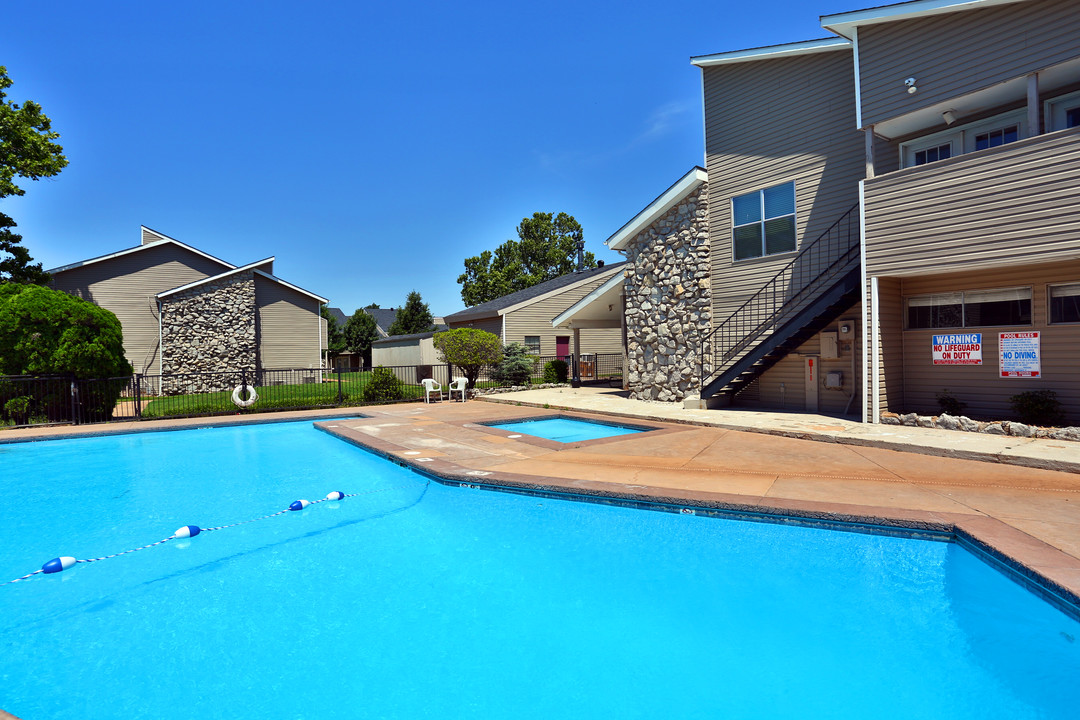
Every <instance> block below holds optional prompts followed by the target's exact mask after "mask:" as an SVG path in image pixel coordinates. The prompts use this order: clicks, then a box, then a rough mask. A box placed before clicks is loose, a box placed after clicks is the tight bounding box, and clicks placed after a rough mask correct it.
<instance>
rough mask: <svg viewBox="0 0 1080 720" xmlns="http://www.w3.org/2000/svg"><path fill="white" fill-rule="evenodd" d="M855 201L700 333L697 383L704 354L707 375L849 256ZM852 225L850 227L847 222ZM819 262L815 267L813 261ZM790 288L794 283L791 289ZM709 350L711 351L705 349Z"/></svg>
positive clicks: (854, 239) (855, 242)
mask: <svg viewBox="0 0 1080 720" xmlns="http://www.w3.org/2000/svg"><path fill="white" fill-rule="evenodd" d="M858 209H859V206H858V204H856V205H855V206H854V207H852V208H851V209H850V210H848V211H847V212H845V213H844V214H843V215H841V216H840V218H839V219H838V220H837V221H836V222H834V223H833V224H832V225H830V226H829V227H828V229H826V230H825V232H823V233H822V234H821V235H820V236H818V238H817V239H816V240H814V241H813V242H811V243H810V244H809V245H807V246H806V247H804V248H803V249H802V250H801V251H800V252H799V254H798V255H796V256H795V257H794V259H792V261H791V262H790V263H788V264H787V265H785V266H784V267H783V268H782V269H781V270H780V271H779V272H777V273H776V275H774V276H773V277H772V278H771V279H770V280H769V282H767V283H766V284H765V285H763V286H762V288H761V289H760V290H758V291H757V292H756V293H754V294H753V295H751V296H750V298H749V299H748V300H747V301H746V302H744V303H743V304H742V305H740V306H739V307H738V309H736V310H735V311H734V312H733V313H731V315H729V316H728V317H727V319H725V320H724V321H723V322H722V323H720V324H719V325H717V326H716V327H715V328H714V329H713V330H712V331H711V332H710V333H709V334H708V335H706V337H705V343H703V347H702V363H701V364H702V366H703V367H702V373H701V374H700V377H701V382H702V387H704V386H705V384H706V373H705V372H704V370H705V368H704V364H705V358H706V357H707V356H708V355H709V354H711V355H712V367H711V369H710V370H711V371H710V372H709V373H708V377H712V376H714V375H715V374H716V373H717V372H719V371H720V370H721V368H723V367H724V366H726V365H728V364H729V363H730V362H731V361H732V360H734V359H737V358H738V357H739V356H740V355H741V354H742V353H743V352H744V351H745V350H746V349H747V348H749V347H750V346H751V345H752V344H753V343H754V341H755V340H757V339H758V338H760V337H761V336H762V335H764V334H766V333H767V332H769V331H770V330H772V329H773V328H775V327H776V326H777V325H778V324H779V323H780V321H781V320H783V319H785V318H787V317H788V316H790V315H792V314H794V312H795V311H796V310H797V309H798V308H799V307H801V306H802V305H803V304H804V303H806V302H807V301H808V294H809V292H810V291H811V289H812V288H815V287H817V286H819V285H821V283H822V281H823V280H824V279H825V278H829V277H832V276H833V275H835V274H837V272H838V271H839V270H841V269H843V268H844V267H846V266H847V265H848V263H849V262H851V259H852V255H853V254H857V253H858V249H859V232H858V222H859V215H858V213H857V212H856V210H858ZM853 226H854V227H853ZM822 264H825V267H824V269H822V270H820V271H817V272H816V274H813V275H812V276H811V277H809V278H808V279H804V278H806V276H808V275H810V274H811V273H815V271H816V267H817V266H820V265H822ZM792 288H797V289H795V290H794V291H793V290H792ZM710 351H711V353H710Z"/></svg>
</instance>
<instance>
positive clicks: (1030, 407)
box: [1009, 390, 1065, 427]
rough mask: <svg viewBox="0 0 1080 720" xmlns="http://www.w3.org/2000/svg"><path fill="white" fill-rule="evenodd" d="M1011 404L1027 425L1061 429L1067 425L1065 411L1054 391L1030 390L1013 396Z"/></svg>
mask: <svg viewBox="0 0 1080 720" xmlns="http://www.w3.org/2000/svg"><path fill="white" fill-rule="evenodd" d="M1009 403H1010V404H1011V405H1012V409H1013V412H1015V413H1016V415H1017V417H1019V418H1020V422H1022V423H1024V424H1025V425H1042V426H1044V427H1059V426H1061V425H1063V424H1064V423H1065V411H1064V409H1063V408H1062V407H1061V403H1060V402H1058V399H1057V393H1055V392H1054V391H1053V390H1028V391H1027V392H1022V393H1019V394H1017V395H1013V396H1012V397H1011V398H1009Z"/></svg>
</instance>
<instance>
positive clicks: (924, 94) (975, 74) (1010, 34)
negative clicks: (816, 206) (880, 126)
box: [710, 0, 1080, 179]
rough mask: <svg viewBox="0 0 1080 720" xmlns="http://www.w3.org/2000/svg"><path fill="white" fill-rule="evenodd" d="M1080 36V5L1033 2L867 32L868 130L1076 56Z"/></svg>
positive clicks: (862, 51) (863, 45)
mask: <svg viewBox="0 0 1080 720" xmlns="http://www.w3.org/2000/svg"><path fill="white" fill-rule="evenodd" d="M1077 38H1080V8H1078V6H1077V3H1076V2H1075V0H1032V1H1031V2H1020V3H1015V4H1010V5H1000V6H996V7H986V8H977V9H972V10H964V11H960V12H952V13H946V14H943V15H934V16H931V17H923V18H914V19H909V20H898V21H895V22H887V23H880V24H876V25H866V26H863V27H860V28H859V73H860V82H861V88H860V89H861V96H862V121H863V125H864V126H866V125H872V124H874V123H879V122H882V121H883V120H887V119H890V118H894V117H897V116H900V115H903V114H905V113H908V112H911V111H913V110H918V109H920V108H924V107H928V106H930V105H934V104H935V103H938V102H941V101H943V100H947V99H948V98H951V97H955V96H957V95H962V94H965V93H968V92H971V91H974V90H978V89H981V88H987V87H990V86H992V85H995V84H997V83H1000V82H1004V81H1005V80H1009V79H1011V78H1015V77H1020V76H1022V75H1025V74H1027V73H1029V72H1032V71H1035V70H1038V69H1040V68H1043V67H1047V66H1049V65H1053V64H1055V63H1059V62H1062V61H1063V60H1068V59H1069V58H1073V57H1076V56H1077V55H1078V54H1080V49H1078V42H1077ZM908 77H914V78H916V80H917V81H918V82H917V87H918V92H917V93H915V94H913V95H911V94H908V92H907V88H906V87H905V85H904V79H905V78H908ZM710 179H711V177H710Z"/></svg>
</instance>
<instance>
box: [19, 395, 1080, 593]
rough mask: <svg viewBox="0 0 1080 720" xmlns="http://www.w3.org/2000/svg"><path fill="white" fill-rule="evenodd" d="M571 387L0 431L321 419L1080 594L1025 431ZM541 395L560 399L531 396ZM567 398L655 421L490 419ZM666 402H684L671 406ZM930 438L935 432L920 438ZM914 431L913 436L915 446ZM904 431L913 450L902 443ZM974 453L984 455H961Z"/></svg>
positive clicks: (1068, 540)
mask: <svg viewBox="0 0 1080 720" xmlns="http://www.w3.org/2000/svg"><path fill="white" fill-rule="evenodd" d="M557 390H558V389H555V391H527V392H522V393H514V394H507V395H502V396H493V397H492V398H489V399H491V400H497V402H476V401H470V402H467V403H460V402H457V403H449V402H440V403H433V404H431V405H425V404H422V403H407V404H400V405H384V406H373V407H362V408H352V409H351V411H352V413H355V414H358V415H365V416H367V417H363V418H353V419H349V420H340V419H333V420H329V419H330V418H341V417H343V416H347V415H349V414H351V413H350V412H349V411H343V410H324V411H315V412H290V413H268V414H263V415H254V416H250V417H245V418H237V416H225V417H220V418H195V419H188V420H168V421H153V422H141V423H136V422H124V423H112V424H110V425H108V426H101V425H96V426H83V427H64V428H34V429H27V430H17V431H5V432H3V433H0V442H3V441H10V440H16V439H18V440H31V439H45V438H47V437H71V436H79V435H86V434H102V433H103V432H104V433H114V432H133V431H143V430H161V429H168V428H176V429H180V428H184V427H193V426H198V427H205V426H208V425H216V424H222V423H235V422H237V421H238V419H239V420H240V421H256V422H257V421H264V422H265V421H279V420H286V419H301V418H302V419H311V420H314V421H316V422H318V423H319V426H320V427H321V428H322V429H324V430H326V431H327V432H330V433H332V434H335V435H337V436H339V437H342V438H343V439H346V440H349V441H352V442H356V443H358V444H361V445H364V446H366V447H369V448H372V449H374V450H376V451H378V452H381V453H383V454H386V455H388V456H390V457H393V458H394V459H396V460H397V461H399V462H402V463H404V464H408V465H411V466H413V467H416V468H417V469H420V470H423V471H427V472H431V473H433V474H436V475H439V476H441V477H443V478H447V479H450V480H451V481H457V482H461V483H465V484H467V485H472V484H477V485H485V484H494V485H503V486H511V487H512V486H522V487H529V488H539V489H544V490H551V491H556V492H573V493H584V494H593V495H605V496H613V497H620V498H627V499H636V500H645V501H654V502H666V503H672V504H676V505H679V504H688V505H697V506H700V507H706V508H708V507H714V508H721V509H734V510H740V511H747V512H759V513H765V514H771V515H779V514H792V515H799V516H804V517H808V518H822V519H829V520H840V521H853V522H863V521H869V522H877V523H885V524H895V525H901V526H906V527H915V528H919V527H925V528H930V529H941V528H946V529H955V530H956V531H958V532H959V533H961V534H963V535H969V536H971V537H973V538H975V539H977V540H978V541H979V542H981V543H983V544H985V545H986V546H988V547H990V548H992V549H994V550H997V551H998V552H1000V553H1002V554H1004V555H1006V556H1008V557H1009V558H1012V559H1013V560H1015V561H1017V562H1018V563H1020V564H1021V565H1023V566H1024V567H1026V568H1028V569H1030V570H1032V571H1034V572H1036V573H1038V574H1039V575H1041V576H1043V577H1044V578H1046V579H1047V580H1049V581H1050V584H1051V585H1052V586H1057V587H1058V588H1060V589H1061V590H1064V591H1065V592H1064V593H1061V594H1062V595H1065V596H1068V595H1070V594H1071V596H1072V598H1073V599H1074V600H1075V598H1077V597H1080V473H1077V472H1065V471H1062V470H1054V469H1045V468H1040V467H1025V466H1018V465H1012V464H1006V463H1004V462H1001V461H1000V459H998V458H1000V457H1002V456H1007V455H1006V453H1008V452H1009V450H1011V449H1012V448H1011V447H1007V446H1006V445H1005V443H1015V442H1016V441H1017V440H1019V439H1018V438H1002V437H992V436H981V435H973V434H969V433H958V432H955V433H950V432H948V431H937V430H926V431H925V433H935V434H938V435H949V436H950V437H949V438H948V443H947V446H946V447H945V448H944V450H948V451H950V452H953V453H954V456H952V457H942V456H940V455H939V454H935V455H930V454H927V453H926V449H927V447H929V446H930V445H932V441H931V440H922V439H921V436H922V435H923V434H925V433H916V434H911V435H908V434H907V433H906V431H909V430H923V429H922V428H895V427H892V428H889V430H892V431H898V432H903V433H904V434H905V437H904V438H902V440H901V441H900V442H899V443H898V442H897V440H896V437H895V436H884V437H881V438H878V440H880V441H881V442H880V443H879V444H875V442H877V441H875V438H874V436H873V434H872V428H871V427H870V426H862V428H863V429H862V430H861V432H860V434H858V435H856V434H855V432H854V431H853V430H851V429H850V428H848V427H847V426H848V425H856V423H845V422H844V421H840V420H834V419H832V418H825V417H822V416H811V415H806V416H793V415H789V414H784V413H746V414H745V416H743V413H744V412H745V411H713V410H708V411H689V410H683V409H682V408H677V407H666V406H658V405H656V404H652V403H640V404H639V405H641V406H643V407H642V408H638V409H635V407H636V406H635V405H634V404H633V401H628V400H625V399H623V398H619V397H618V396H617V395H616V394H614V393H613V392H612V391H607V393H605V392H604V391H597V390H595V389H590V390H592V391H591V392H590V391H588V390H586V392H580V391H570V390H569V389H568V388H567V389H565V390H566V392H561V393H559V392H557ZM583 390H584V389H583ZM545 393H546V394H545ZM619 401H621V402H619ZM519 403H520V405H519ZM533 404H539V405H541V406H542V405H544V404H547V405H549V406H551V407H550V408H549V409H545V408H543V407H530V405H533ZM605 405H607V407H605ZM584 406H588V407H584ZM557 407H559V408H570V407H572V408H574V409H575V412H574V413H573V414H574V415H578V414H579V413H578V412H576V411H578V410H579V409H588V410H589V411H591V412H588V413H581V416H583V417H588V416H593V417H596V418H599V419H606V420H609V421H610V420H611V419H612V416H613V415H617V416H618V417H619V418H620V419H624V420H626V421H627V422H629V423H630V424H635V425H646V426H649V427H652V428H654V430H653V431H652V432H648V433H643V434H636V435H628V436H627V435H624V436H619V437H613V438H604V439H600V440H590V441H584V442H578V443H569V444H567V445H561V444H559V443H553V442H552V441H546V440H539V439H538V438H531V437H529V436H527V435H520V436H519V437H516V438H512V437H509V436H510V435H511V434H516V433H507V432H504V431H499V430H495V429H493V428H489V427H486V426H484V425H480V424H479V423H486V422H494V421H507V420H512V419H526V418H532V417H544V416H551V415H554V414H556V413H557V412H559V411H558V410H557V409H556V408H557ZM609 408H614V409H609ZM665 412H672V413H674V414H676V415H677V417H672V418H667V419H665V420H661V418H662V417H663V415H664V413H665ZM681 413H691V415H690V416H688V417H684V416H682V415H681ZM695 413H698V414H700V413H721V414H718V415H716V416H715V417H714V418H708V417H707V418H706V419H707V420H713V422H708V423H705V422H703V421H702V420H701V418H699V417H698V415H696V414H695ZM736 413H737V414H739V416H740V417H741V419H743V420H745V423H744V425H750V426H752V427H753V431H752V432H746V431H743V430H734V429H731V428H730V427H727V426H725V425H726V424H728V423H730V424H734V423H735V422H736V420H737V419H739V418H735V417H734V415H735V414H736ZM564 414H570V413H565V411H564ZM769 416H772V417H771V419H770V417H769ZM770 423H771V424H772V427H771V428H770V427H769V424H770ZM876 427H877V428H879V429H883V428H881V426H876ZM9 433H10V435H9ZM843 433H850V435H849V436H847V437H846V438H845V440H849V439H855V440H857V442H845V441H844V440H836V439H831V438H832V437H833V435H841V434H843ZM802 435H806V436H810V437H814V438H815V439H816V440H827V442H819V441H814V440H808V439H804V437H801V436H802ZM952 436H956V439H954V438H953V437H952ZM912 438H913V439H912ZM965 440H970V441H974V442H973V444H972V446H971V447H972V448H974V449H973V450H972V449H971V448H969V449H968V450H965V449H964V447H963V441H965ZM987 440H989V441H993V442H997V443H1000V444H1001V445H1000V446H999V447H998V448H997V449H995V448H994V446H993V445H986V444H985V441H987ZM918 442H922V443H923V445H921V446H918V447H916V446H914V444H915V443H918ZM1042 442H1044V443H1047V442H1050V443H1053V444H1055V445H1072V444H1071V443H1058V442H1054V441H1042ZM905 443H906V444H908V445H911V447H904V444H905ZM1078 445H1080V444H1078ZM898 446H899V447H904V449H894V448H895V447H898ZM931 449H932V450H933V451H934V452H935V453H940V452H943V451H944V450H942V448H931ZM965 452H973V453H974V454H975V455H976V456H979V457H980V459H979V460H973V459H969V458H968V457H963V454H964V453H965ZM1039 452H1047V453H1049V454H1050V455H1051V457H1050V459H1051V460H1053V461H1054V462H1055V463H1060V466H1062V467H1072V466H1073V465H1072V463H1074V462H1075V463H1077V465H1076V467H1080V448H1077V449H1075V450H1074V449H1073V448H1071V447H1066V448H1065V449H1064V450H1057V449H1054V448H1048V449H1045V450H1041V449H1040V450H1039ZM1054 453H1057V454H1058V455H1060V457H1058V456H1055V455H1054ZM1036 455H1037V453H1030V454H1029V457H1034V456H1036ZM987 460H991V461H990V462H988V461H987ZM341 480H342V483H343V487H342V488H341V489H343V490H344V491H346V492H349V491H350V488H349V487H344V485H347V481H346V480H347V479H344V478H342V479H341Z"/></svg>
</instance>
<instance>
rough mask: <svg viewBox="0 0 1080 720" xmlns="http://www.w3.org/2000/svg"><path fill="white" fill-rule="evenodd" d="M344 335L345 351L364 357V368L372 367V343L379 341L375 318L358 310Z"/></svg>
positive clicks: (347, 323)
mask: <svg viewBox="0 0 1080 720" xmlns="http://www.w3.org/2000/svg"><path fill="white" fill-rule="evenodd" d="M342 335H344V337H345V349H346V350H348V351H349V352H352V353H360V354H361V355H363V357H364V367H368V366H370V365H371V343H373V342H375V341H376V340H378V339H379V330H378V326H377V325H376V323H375V318H373V317H372V316H370V315H368V314H367V313H366V312H364V311H363V310H357V311H356V312H354V313H353V314H352V317H350V318H349V319H348V321H347V322H346V323H345V329H344V330H343V331H342Z"/></svg>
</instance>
